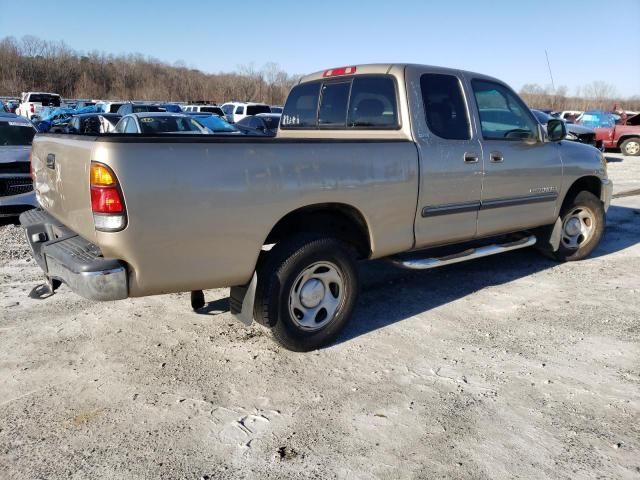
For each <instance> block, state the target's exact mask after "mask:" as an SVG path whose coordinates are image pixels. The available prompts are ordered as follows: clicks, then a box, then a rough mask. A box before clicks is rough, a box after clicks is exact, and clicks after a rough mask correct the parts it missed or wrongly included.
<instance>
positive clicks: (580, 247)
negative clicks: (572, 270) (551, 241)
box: [550, 191, 605, 262]
mask: <svg viewBox="0 0 640 480" xmlns="http://www.w3.org/2000/svg"><path fill="white" fill-rule="evenodd" d="M560 220H561V221H562V230H561V233H560V245H559V247H558V249H557V250H556V251H555V252H550V254H551V256H552V257H553V258H555V259H556V260H559V261H561V262H568V261H574V260H582V259H583V258H585V257H587V256H589V255H590V254H591V252H593V250H594V249H595V248H596V247H597V246H598V244H599V243H600V239H601V238H602V234H603V233H604V225H605V213H604V206H603V205H602V202H601V201H600V199H599V198H598V197H596V196H595V195H594V194H593V193H591V192H586V191H582V192H580V193H578V194H577V195H576V196H575V197H574V198H573V199H572V200H571V201H570V202H568V204H567V205H565V206H564V207H563V209H562V211H561V213H560Z"/></svg>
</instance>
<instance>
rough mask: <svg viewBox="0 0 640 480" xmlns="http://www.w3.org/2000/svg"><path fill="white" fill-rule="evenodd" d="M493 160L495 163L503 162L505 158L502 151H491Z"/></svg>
mask: <svg viewBox="0 0 640 480" xmlns="http://www.w3.org/2000/svg"><path fill="white" fill-rule="evenodd" d="M489 155H490V157H491V161H492V162H495V163H499V162H503V161H504V158H503V156H502V153H501V152H491V153H490V154H489Z"/></svg>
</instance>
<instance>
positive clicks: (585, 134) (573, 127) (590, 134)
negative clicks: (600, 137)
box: [531, 109, 602, 149]
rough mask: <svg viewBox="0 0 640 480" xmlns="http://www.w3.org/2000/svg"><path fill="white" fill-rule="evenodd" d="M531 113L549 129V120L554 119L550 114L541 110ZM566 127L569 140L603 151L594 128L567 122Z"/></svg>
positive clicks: (533, 110) (532, 110)
mask: <svg viewBox="0 0 640 480" xmlns="http://www.w3.org/2000/svg"><path fill="white" fill-rule="evenodd" d="M531 112H532V113H533V115H534V116H535V117H536V118H537V119H538V121H539V122H540V123H541V124H542V126H543V127H544V128H547V123H548V122H549V120H551V119H553V118H554V117H552V116H551V115H549V114H548V113H545V112H542V111H540V110H535V109H531ZM565 126H566V128H567V136H566V139H567V140H571V141H573V142H580V143H586V144H589V145H593V146H594V147H596V148H599V149H602V142H598V141H596V131H595V130H594V129H593V128H589V127H585V126H584V125H578V124H575V123H567V122H565Z"/></svg>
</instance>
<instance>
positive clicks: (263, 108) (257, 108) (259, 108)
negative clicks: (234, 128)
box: [247, 105, 271, 115]
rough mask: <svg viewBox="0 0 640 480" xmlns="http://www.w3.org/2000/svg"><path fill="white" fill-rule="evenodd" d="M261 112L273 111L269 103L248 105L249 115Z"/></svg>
mask: <svg viewBox="0 0 640 480" xmlns="http://www.w3.org/2000/svg"><path fill="white" fill-rule="evenodd" d="M259 113H271V109H270V108H269V107H268V106H267V105H247V115H257V114H259Z"/></svg>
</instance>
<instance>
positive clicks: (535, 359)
mask: <svg viewBox="0 0 640 480" xmlns="http://www.w3.org/2000/svg"><path fill="white" fill-rule="evenodd" d="M618 157H619V156H618ZM639 165H640V159H637V158H629V157H627V158H625V159H624V161H623V162H612V163H611V164H610V172H611V176H612V177H613V178H614V179H615V180H616V182H617V187H616V192H620V191H621V190H620V189H619V187H620V185H623V186H625V188H637V187H633V186H632V185H634V184H636V185H638V183H639V180H640V169H639V168H638V166H639ZM629 186H631V187H629ZM608 222H609V224H608V228H607V232H606V235H605V238H604V240H603V242H602V244H601V245H600V247H599V248H598V250H597V251H596V253H595V254H594V255H593V257H592V258H590V259H588V260H585V261H582V262H577V263H568V264H562V265H561V264H556V263H553V262H551V261H549V260H546V259H544V258H542V257H541V256H539V255H538V254H537V253H536V252H535V251H533V250H524V251H519V252H512V253H509V254H505V255H503V256H495V257H489V258H486V259H482V260H477V261H474V262H469V263H466V264H459V265H455V266H451V267H447V268H442V269H440V270H433V271H429V272H424V273H409V272H405V271H402V270H397V269H395V268H393V267H390V266H388V265H387V264H385V263H382V262H373V263H369V264H366V265H363V266H362V268H361V274H362V279H363V290H362V295H361V297H360V301H359V307H358V309H357V313H356V315H355V318H354V319H353V321H352V323H351V324H350V326H349V328H348V330H347V331H346V332H345V333H344V335H343V336H342V337H341V339H340V341H339V342H338V343H337V344H335V345H333V346H331V347H329V348H326V349H323V350H320V351H317V352H313V353H309V354H294V353H291V352H288V351H285V350H283V349H281V348H279V347H278V346H277V345H276V344H275V343H274V342H273V341H272V340H271V339H270V337H269V333H268V331H266V330H264V329H263V328H261V327H259V326H254V327H252V328H249V329H245V328H243V327H241V326H240V324H239V323H237V322H236V321H234V320H233V318H232V317H231V316H230V314H229V313H228V312H227V308H228V305H227V303H228V302H227V295H228V291H227V290H212V291H208V292H207V300H208V301H209V302H210V303H209V305H208V307H207V308H206V312H205V313H194V312H191V311H190V309H189V298H188V295H186V294H181V295H167V296H161V297H152V298H144V299H136V300H126V301H121V302H118V303H92V302H89V301H86V300H83V299H81V298H79V297H78V296H76V295H74V294H73V293H71V292H70V291H69V289H68V288H66V287H62V288H61V289H60V290H59V292H58V293H57V294H56V295H54V296H53V297H51V298H48V299H45V300H36V299H33V298H30V297H29V296H28V295H29V292H30V291H31V290H32V289H33V288H34V287H36V286H37V285H38V284H39V283H41V277H40V272H39V270H38V268H37V267H36V266H35V265H34V262H33V261H29V260H27V258H28V257H27V256H26V255H25V252H26V245H25V244H24V243H23V240H22V234H21V232H20V231H19V230H18V229H16V228H14V227H11V226H6V227H0V478H1V479H12V480H17V479H45V478H46V479H58V478H71V479H87V478H92V479H93V478H96V479H97V478H115V479H129V480H130V479H147V478H149V479H150V478H153V479H181V478H185V479H217V478H225V479H227V478H228V479H241V478H260V479H271V478H272V479H284V478H338V479H373V478H383V479H404V478H491V479H497V478H500V479H502V478H526V479H533V478H563V479H565V478H566V479H575V478H616V479H632V478H635V479H637V478H640V343H639V340H640V314H639V311H640V245H639V242H640V196H628V197H622V198H618V199H616V200H615V201H614V202H613V205H612V207H611V209H610V211H609V218H608Z"/></svg>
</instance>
